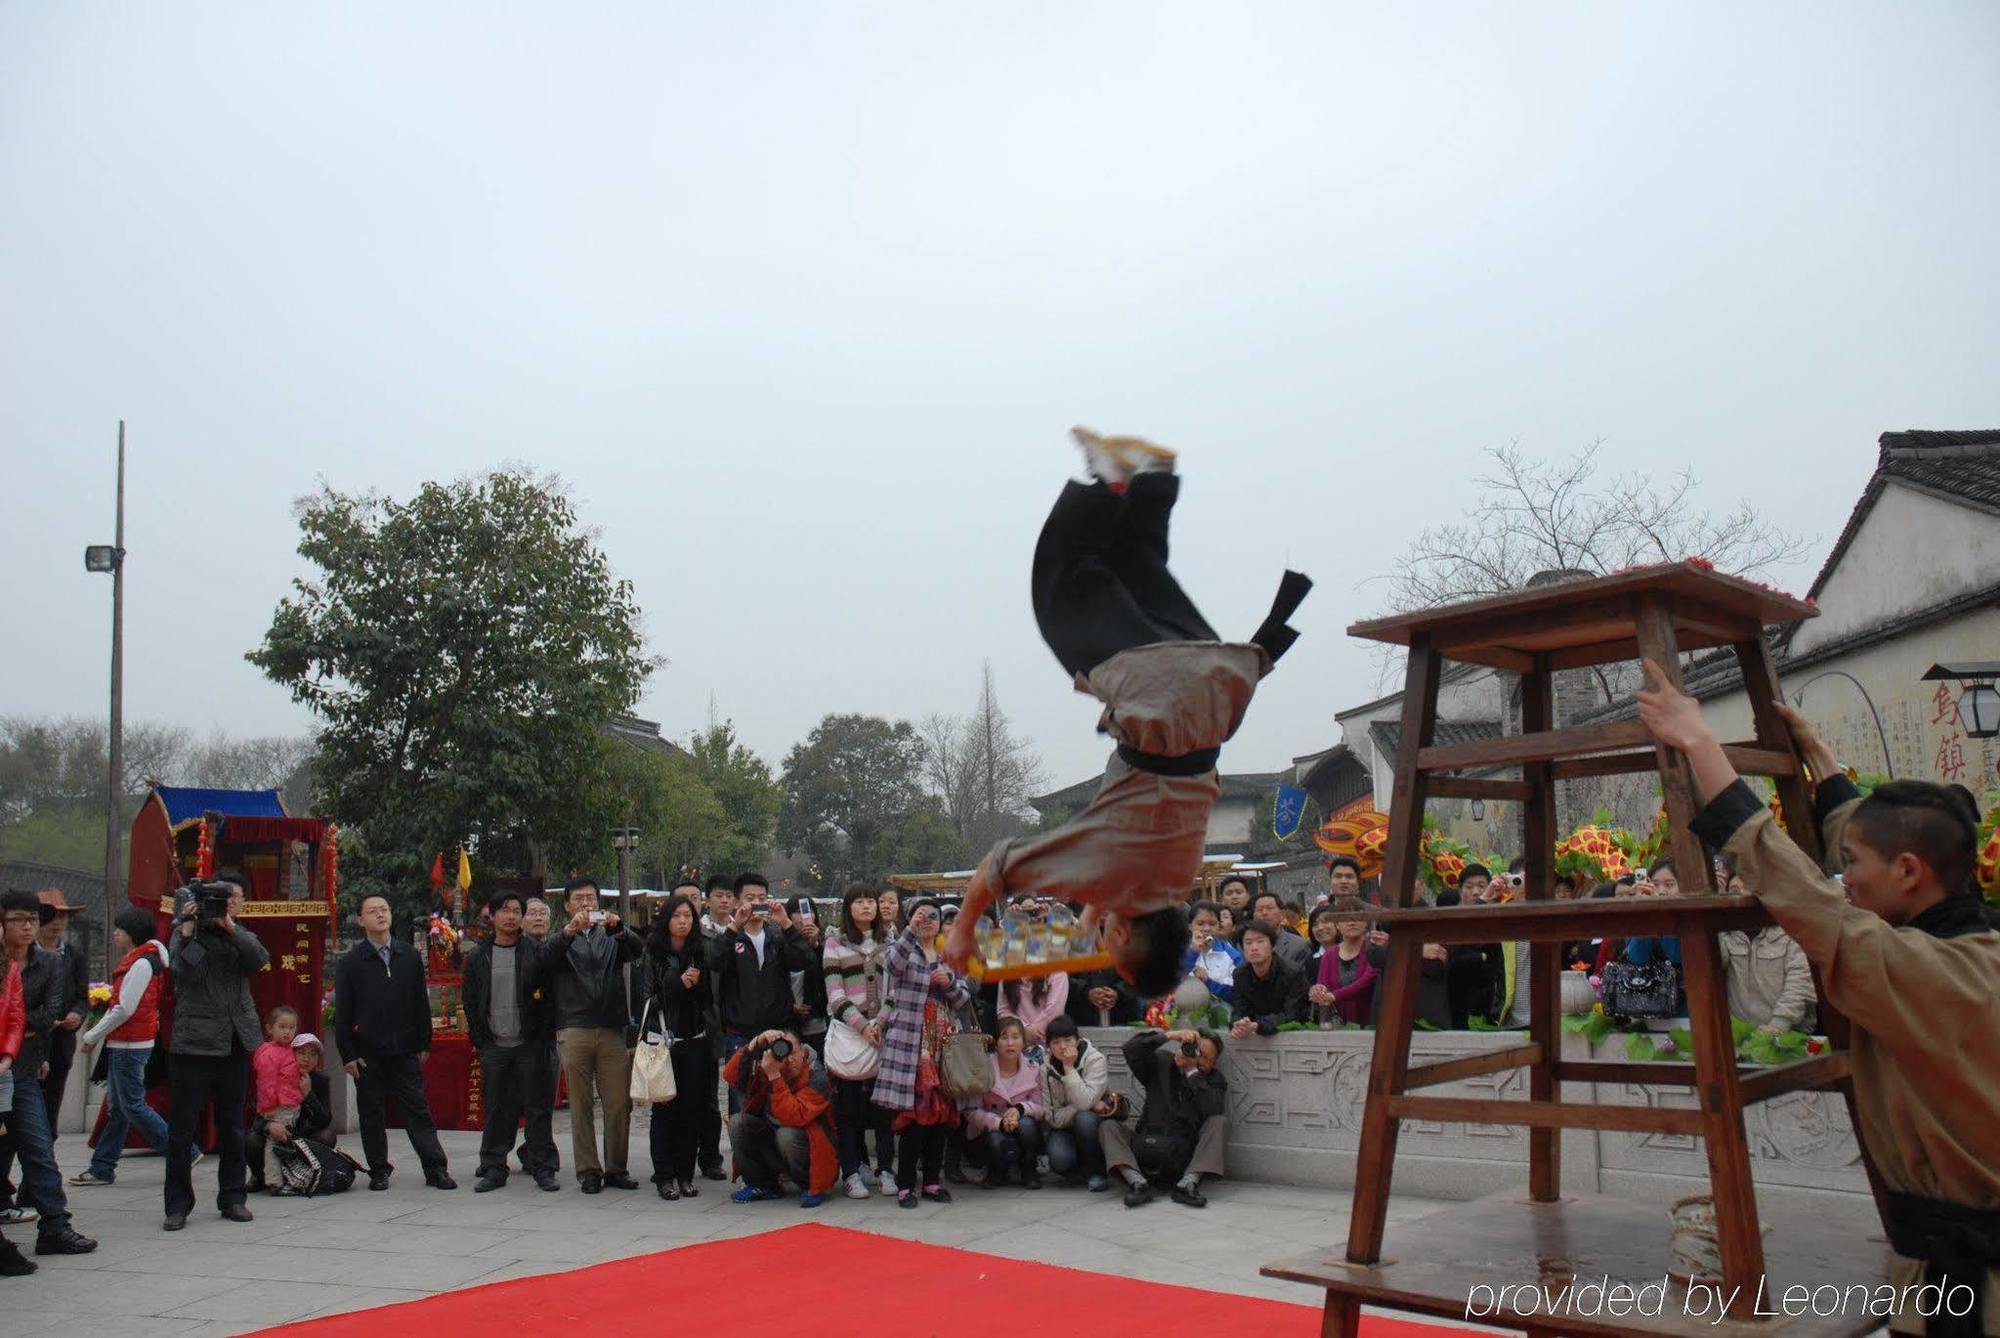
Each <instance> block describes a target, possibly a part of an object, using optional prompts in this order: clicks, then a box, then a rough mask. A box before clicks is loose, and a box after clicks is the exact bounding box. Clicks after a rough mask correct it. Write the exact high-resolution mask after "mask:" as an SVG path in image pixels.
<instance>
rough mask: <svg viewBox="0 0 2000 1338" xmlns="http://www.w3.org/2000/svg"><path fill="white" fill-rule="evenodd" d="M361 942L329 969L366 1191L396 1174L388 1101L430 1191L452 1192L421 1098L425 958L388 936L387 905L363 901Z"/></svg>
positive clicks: (425, 1052)
mask: <svg viewBox="0 0 2000 1338" xmlns="http://www.w3.org/2000/svg"><path fill="white" fill-rule="evenodd" d="M360 919H361V928H362V932H364V933H365V934H367V936H368V937H367V938H366V939H364V940H363V941H362V942H360V943H357V944H355V945H354V946H353V947H352V948H349V949H348V950H347V955H346V956H345V957H342V958H341V959H340V965H339V966H337V967H335V968H334V971H333V1034H334V1039H335V1041H336V1042H337V1043H338V1044H339V1046H340V1056H341V1058H342V1059H344V1060H345V1061H346V1062H347V1072H348V1074H349V1075H350V1076H351V1077H352V1078H353V1079H354V1099H355V1105H356V1106H357V1107H359V1113H360V1116H361V1150H362V1152H363V1154H365V1155H366V1156H367V1158H368V1188H370V1189H387V1188H388V1187H389V1175H390V1173H391V1172H393V1171H394V1170H395V1169H396V1168H395V1167H394V1166H392V1165H391V1164H390V1162H389V1126H388V1109H387V1107H388V1099H389V1096H390V1095H391V1094H392V1093H393V1094H394V1095H395V1098H396V1108H397V1109H398V1110H400V1111H402V1113H403V1132H405V1133H406V1134H408V1135H409V1136H410V1146H411V1147H412V1148H414V1149H415V1150H416V1153H417V1160H418V1161H419V1162H420V1163H422V1165H423V1168H424V1183H425V1184H427V1185H429V1186H430V1187H431V1188H432V1189H457V1188H458V1184H457V1182H456V1181H454V1180H453V1179H452V1178H451V1175H450V1173H449V1172H448V1170H447V1168H446V1165H445V1156H444V1148H442V1147H441V1146H439V1144H438V1136H437V1125H435V1124H433V1123H432V1122H431V1107H430V1102H429V1101H428V1100H427V1099H425V1097H424V1061H425V1060H426V1059H428V1058H429V1057H430V1052H431V1000H430V993H429V991H428V990H427V989H426V988H425V985H424V959H423V958H422V957H421V956H420V955H418V953H417V950H416V949H415V948H413V947H411V946H410V945H409V944H407V943H405V942H403V940H401V939H399V938H396V937H394V936H393V935H391V934H390V932H389V920H390V916H389V899H388V898H387V897H385V896H383V895H382V894H381V893H379V892H370V893H369V894H368V895H366V896H364V897H362V898H361V914H360Z"/></svg>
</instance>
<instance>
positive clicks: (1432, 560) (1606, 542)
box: [1387, 442, 1805, 612]
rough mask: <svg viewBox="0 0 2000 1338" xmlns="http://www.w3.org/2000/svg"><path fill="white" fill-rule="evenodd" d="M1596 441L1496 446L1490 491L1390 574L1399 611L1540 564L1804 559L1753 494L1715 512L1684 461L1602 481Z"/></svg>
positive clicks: (1736, 570)
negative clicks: (1553, 451) (1661, 472)
mask: <svg viewBox="0 0 2000 1338" xmlns="http://www.w3.org/2000/svg"><path fill="white" fill-rule="evenodd" d="M1600 444H1601V443H1599V442H1592V443H1591V444H1590V445H1588V446H1586V447H1584V448H1583V449H1582V450H1581V451H1578V452H1577V453H1576V454H1575V455H1574V456H1571V457H1570V458H1569V459H1567V460H1558V461H1549V460H1537V459H1530V458H1529V457H1527V456H1526V455H1524V454H1523V453H1522V451H1521V447H1520V443H1519V442H1514V443H1510V444H1508V445H1506V446H1499V447H1494V448H1492V449H1491V450H1489V451H1487V452H1486V454H1487V456H1488V457H1489V458H1490V459H1491V461H1492V469H1491V472H1489V473H1487V474H1485V475H1483V476H1481V477H1480V479H1479V480H1478V482H1479V484H1480V486H1481V487H1482V488H1483V489H1484V490H1485V496H1484V498H1483V499H1482V500H1481V501H1480V502H1479V504H1478V505H1477V506H1475V507H1474V508H1473V509H1472V511H1471V513H1470V514H1469V515H1467V516H1466V517H1465V518H1463V519H1461V520H1456V521H1452V522H1448V523H1446V524H1443V525H1438V526H1435V527H1433V528H1431V529H1428V530H1425V531H1424V532H1423V533H1422V534H1420V535H1418V536H1417V538H1416V539H1415V540H1414V541H1413V542H1412V543H1411V545H1410V547H1409V549H1408V550H1407V551H1406V552H1405V553H1404V554H1403V556H1402V557H1401V558H1400V559H1399V560H1398V561H1397V563H1396V567H1395V570H1394V571H1393V572H1391V573H1390V575H1389V576H1388V578H1387V579H1388V581H1389V590H1390V601H1389V602H1390V604H1391V605H1392V606H1393V607H1394V608H1395V609H1396V610H1397V611H1399V612H1402V611H1406V610H1411V609H1425V608H1435V607H1436V606H1438V605H1440V604H1452V603H1457V602H1458V601H1460V600H1467V599H1479V598H1483V597H1485V596H1489V595H1502V594H1506V593H1507V592H1509V591H1511V590H1519V589H1521V588H1522V587H1523V586H1525V585H1527V584H1528V582H1529V580H1530V579H1532V578H1533V577H1534V576H1536V575H1537V574H1539V573H1542V572H1547V571H1580V572H1587V573H1589V574H1591V575H1593V576H1601V575H1606V574H1608V573H1611V572H1615V571H1622V570H1624V569H1625V568H1627V567H1637V566H1645V565H1649V564H1652V563H1657V562H1678V561H1680V560H1681V559H1682V558H1687V557H1701V558H1706V559H1707V560H1708V561H1710V562H1712V563H1714V564H1715V568H1716V570H1717V571H1723V572H1729V573H1731V574H1734V575H1739V576H1756V575H1760V574H1763V573H1765V572H1768V571H1770V570H1771V569H1773V568H1775V567H1780V566H1783V565H1785V564H1788V563H1791V562H1796V561H1798V560H1799V559H1800V558H1802V557H1803V556H1804V555H1805V543H1804V541H1803V540H1801V539H1800V538H1799V537H1797V536H1796V535H1792V534H1789V533H1787V532H1785V531H1784V530H1781V529H1779V528H1778V527H1777V526H1775V525H1772V524H1770V523H1769V522H1768V521H1766V520H1765V519H1764V518H1763V517H1762V516H1760V515H1759V514H1758V513H1757V512H1756V510H1755V509H1754V508H1753V507H1752V506H1751V505H1750V502H1749V501H1748V500H1747V499H1745V500H1742V501H1739V502H1737V504H1736V505H1735V507H1734V508H1732V509H1729V510H1716V509H1714V508H1712V507H1710V506H1708V505H1706V504H1705V502H1704V500H1703V499H1702V498H1701V497H1700V496H1698V495H1697V489H1698V487H1699V482H1698V480H1697V479H1696V478H1695V476H1694V475H1693V474H1692V473H1690V472H1688V471H1686V470H1683V471H1681V472H1680V473H1678V474H1675V475H1672V476H1670V477H1668V478H1667V479H1665V480H1660V479H1656V478H1654V477H1653V476H1651V475H1648V474H1643V473H1637V472H1633V473H1627V474H1619V475H1616V476H1612V477H1608V478H1604V479H1599V478H1598V465H1597V451H1598V447H1599V445H1600Z"/></svg>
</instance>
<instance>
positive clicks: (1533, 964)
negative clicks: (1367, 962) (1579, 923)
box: [1502, 655, 1562, 1203]
mask: <svg viewBox="0 0 2000 1338" xmlns="http://www.w3.org/2000/svg"><path fill="white" fill-rule="evenodd" d="M1554 727H1555V678H1554V675H1553V674H1552V673H1551V672H1550V669H1549V660H1548V656H1546V655H1538V656H1536V657H1535V667H1534V669H1533V670H1532V671H1530V672H1529V673H1527V674H1524V675H1523V676H1522V678H1521V732H1522V733H1523V734H1539V733H1542V732H1545V731H1547V730H1550V729H1553V728H1554ZM1521 779H1522V780H1524V781H1526V782H1527V784H1528V802H1527V803H1526V804H1524V805H1522V818H1521V854H1522V858H1523V859H1525V860H1526V861H1527V868H1526V870H1525V871H1524V872H1525V875H1526V877H1527V880H1528V899H1529V900H1531V901H1547V900H1549V899H1550V898H1552V897H1553V896H1554V894H1555V886H1554V885H1555V858H1556V795H1555V782H1554V781H1553V779H1551V777H1550V774H1549V764H1548V763H1547V762H1529V763H1526V764H1524V765H1523V766H1522V768H1521ZM1505 950H1506V949H1505V946H1504V945H1503V946H1502V951H1505ZM1528 1039H1529V1040H1531V1041H1533V1042H1534V1043H1535V1044H1536V1045H1538V1046H1540V1047H1541V1051H1542V1058H1541V1062H1540V1063H1538V1064H1536V1065H1534V1066H1533V1067H1532V1068H1530V1069H1529V1070H1528V1098H1529V1100H1531V1101H1561V1100H1562V1084H1561V1083H1559V1082H1557V1081H1556V1076H1555V1075H1556V1071H1557V1066H1558V1065H1559V1064H1560V1063H1561V1062H1562V945H1561V944H1559V943H1531V944H1529V945H1528ZM1528 1197H1530V1198H1532V1199H1533V1200H1534V1201H1535V1202H1537V1203H1554V1202H1555V1201H1556V1200H1557V1199H1559V1198H1561V1197H1562V1130H1560V1129H1530V1130H1529V1131H1528Z"/></svg>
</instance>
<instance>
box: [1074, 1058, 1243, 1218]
mask: <svg viewBox="0 0 2000 1338" xmlns="http://www.w3.org/2000/svg"><path fill="white" fill-rule="evenodd" d="M1221 1057H1222V1038H1221V1037H1220V1036H1218V1035H1216V1033H1214V1032H1212V1031H1210V1030H1208V1029H1207V1028H1206V1027H1204V1028H1202V1029H1201V1030H1199V1031H1170V1032H1168V1033H1166V1034H1165V1035H1164V1036H1162V1035H1161V1034H1160V1033H1159V1032H1157V1031H1142V1032H1140V1033H1139V1034H1138V1035H1137V1036H1134V1037H1133V1038H1132V1039H1131V1040H1129V1041H1127V1042H1125V1063H1126V1065H1127V1066H1128V1067H1129V1068H1130V1069H1131V1070H1132V1076H1133V1077H1135V1078H1137V1079H1138V1080H1139V1081H1140V1082H1142V1083H1144V1084H1145V1085H1146V1108H1145V1110H1143V1111H1142V1112H1140V1115H1139V1120H1138V1127H1137V1128H1136V1129H1128V1128H1126V1126H1125V1124H1124V1123H1123V1122H1121V1121H1117V1120H1105V1121H1103V1122H1102V1123H1101V1124H1100V1125H1099V1126H1098V1131H1097V1132H1098V1138H1099V1139H1100V1140H1101V1141H1102V1143H1103V1144H1104V1162H1105V1165H1106V1166H1107V1167H1108V1168H1109V1169H1110V1171H1111V1173H1112V1174H1113V1175H1116V1176H1119V1177H1121V1178H1122V1179H1123V1180H1124V1181H1125V1184H1126V1186H1127V1189H1126V1191H1125V1206H1126V1207H1127V1208H1137V1207H1139V1206H1140V1205H1142V1204H1146V1203H1150V1202H1152V1199H1153V1185H1152V1181H1153V1180H1154V1179H1158V1180H1166V1181H1171V1182H1172V1183H1173V1200H1174V1202H1175V1203H1182V1204H1186V1205H1187V1206H1188V1207H1190V1208H1206V1207H1207V1206H1208V1200H1207V1199H1206V1198H1204V1197H1202V1193H1201V1178H1202V1177H1203V1176H1205V1175H1215V1176H1219V1175H1221V1174H1222V1170H1223V1153H1224V1151H1225V1149H1226V1148H1227V1146H1228V1143H1229V1115H1228V1114H1227V1111H1228V1109H1229V1080H1228V1079H1227V1078H1224V1077H1223V1076H1222V1075H1221V1074H1220V1073H1217V1072H1216V1071H1215V1062H1216V1060H1218V1059H1220V1058H1221Z"/></svg>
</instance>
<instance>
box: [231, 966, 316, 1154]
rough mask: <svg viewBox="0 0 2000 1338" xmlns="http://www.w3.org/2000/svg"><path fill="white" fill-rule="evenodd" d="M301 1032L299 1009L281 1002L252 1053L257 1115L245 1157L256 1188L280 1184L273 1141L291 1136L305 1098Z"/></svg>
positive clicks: (248, 1134)
mask: <svg viewBox="0 0 2000 1338" xmlns="http://www.w3.org/2000/svg"><path fill="white" fill-rule="evenodd" d="M298 1034H299V1015H298V1010H296V1009H293V1008H287V1007H285V1006H284V1005H282V1004H280V1005H279V1006H278V1007H276V1008H273V1009H272V1010H271V1011H270V1012H269V1013H267V1014H265V1016H264V1043H263V1044H262V1045H260V1046H258V1047H257V1050H256V1053H254V1054H252V1055H251V1056H250V1071H251V1072H252V1073H253V1074H254V1075H255V1076H256V1079H257V1118H256V1119H255V1120H253V1121H252V1122H251V1125H250V1128H249V1129H248V1130H247V1131H245V1134H244V1139H243V1159H244V1160H245V1161H246V1162H248V1163H249V1165H250V1177H251V1185H250V1187H251V1188H252V1189H262V1188H264V1187H265V1186H266V1185H267V1184H269V1185H275V1184H280V1183H282V1181H281V1180H280V1178H279V1177H278V1176H277V1175H275V1174H274V1173H273V1172H272V1169H271V1167H270V1165H269V1161H270V1158H271V1149H270V1144H271V1143H274V1142H275V1143H283V1142H286V1141H287V1140H289V1139H290V1138H291V1136H292V1135H291V1124H292V1121H293V1120H296V1119H297V1118H298V1117H299V1106H300V1105H301V1104H303V1103H304V1101H305V1079H304V1078H303V1077H302V1076H301V1075H300V1073H299V1057H298V1055H297V1053H296V1052H294V1051H293V1049H292V1037H294V1036H296V1035H298Z"/></svg>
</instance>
